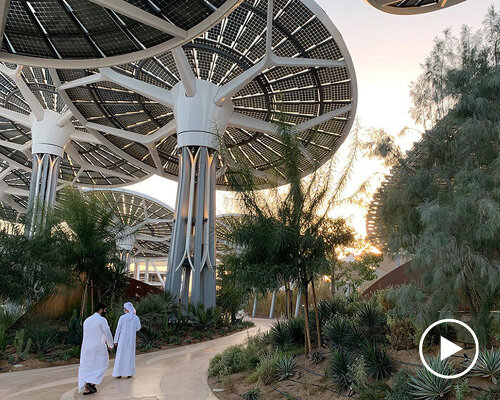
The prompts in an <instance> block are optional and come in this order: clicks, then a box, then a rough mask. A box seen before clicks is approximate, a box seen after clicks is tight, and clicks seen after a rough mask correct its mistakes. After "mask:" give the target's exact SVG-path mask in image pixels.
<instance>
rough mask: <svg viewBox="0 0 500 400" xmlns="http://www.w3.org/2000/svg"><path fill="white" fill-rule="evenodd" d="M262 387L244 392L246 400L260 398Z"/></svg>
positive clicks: (257, 399)
mask: <svg viewBox="0 0 500 400" xmlns="http://www.w3.org/2000/svg"><path fill="white" fill-rule="evenodd" d="M260 393H261V392H260V389H258V388H254V389H250V390H249V391H248V392H246V393H244V394H243V399H244V400H259V399H260Z"/></svg>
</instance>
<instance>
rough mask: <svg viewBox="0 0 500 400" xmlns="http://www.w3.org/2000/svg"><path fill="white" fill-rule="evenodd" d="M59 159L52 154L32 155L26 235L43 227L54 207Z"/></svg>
mask: <svg viewBox="0 0 500 400" xmlns="http://www.w3.org/2000/svg"><path fill="white" fill-rule="evenodd" d="M60 162H61V157H59V156H57V155H53V154H33V169H32V172H31V183H30V191H29V200H28V212H27V215H28V218H29V223H28V224H26V233H27V234H28V235H30V236H31V235H33V234H34V233H35V232H36V231H37V230H38V229H41V228H42V227H43V224H44V222H45V220H46V217H47V215H48V213H49V212H50V211H51V210H52V208H53V207H54V201H55V198H56V188H57V178H58V177H59V164H60Z"/></svg>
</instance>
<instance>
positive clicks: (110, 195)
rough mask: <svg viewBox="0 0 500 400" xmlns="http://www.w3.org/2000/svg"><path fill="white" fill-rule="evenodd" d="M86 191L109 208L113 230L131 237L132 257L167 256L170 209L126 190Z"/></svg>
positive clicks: (171, 212)
mask: <svg viewBox="0 0 500 400" xmlns="http://www.w3.org/2000/svg"><path fill="white" fill-rule="evenodd" d="M86 194H87V195H88V196H89V197H91V198H93V199H95V200H96V201H97V202H99V203H100V204H102V205H103V206H104V207H106V208H107V209H109V210H112V211H113V214H114V216H115V220H114V226H115V228H116V229H117V231H118V232H119V233H120V234H121V235H123V236H124V237H125V236H131V237H132V238H133V244H132V245H133V250H132V254H133V255H134V256H136V257H145V258H166V257H167V255H168V251H169V246H170V236H171V234H172V223H173V209H172V208H170V207H169V206H168V205H166V204H164V203H162V202H161V201H159V200H156V199H154V198H152V197H149V196H147V195H145V194H141V193H137V192H134V191H132V190H127V189H111V190H91V191H86Z"/></svg>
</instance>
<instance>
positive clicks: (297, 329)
mask: <svg viewBox="0 0 500 400" xmlns="http://www.w3.org/2000/svg"><path fill="white" fill-rule="evenodd" d="M285 330H286V331H287V336H288V339H289V343H290V344H293V345H295V346H297V347H301V346H304V340H305V335H306V331H305V326H304V320H303V319H301V318H291V319H289V320H287V321H286V323H285Z"/></svg>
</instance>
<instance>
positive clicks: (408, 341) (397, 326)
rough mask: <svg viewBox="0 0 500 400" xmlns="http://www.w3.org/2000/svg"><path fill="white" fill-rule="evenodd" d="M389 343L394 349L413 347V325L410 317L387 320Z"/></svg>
mask: <svg viewBox="0 0 500 400" xmlns="http://www.w3.org/2000/svg"><path fill="white" fill-rule="evenodd" d="M389 343H390V344H391V346H392V348H393V349H395V350H409V349H412V348H414V347H415V325H414V324H413V322H412V321H411V320H410V319H395V320H392V321H390V322H389Z"/></svg>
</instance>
